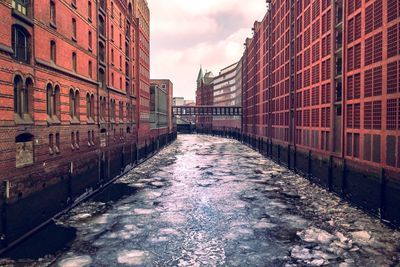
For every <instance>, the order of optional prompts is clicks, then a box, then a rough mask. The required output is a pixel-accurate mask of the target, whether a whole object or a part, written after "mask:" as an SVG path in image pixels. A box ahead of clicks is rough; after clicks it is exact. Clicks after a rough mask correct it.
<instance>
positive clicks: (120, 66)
mask: <svg viewBox="0 0 400 267" xmlns="http://www.w3.org/2000/svg"><path fill="white" fill-rule="evenodd" d="M119 69H120V70H122V56H121V55H119Z"/></svg>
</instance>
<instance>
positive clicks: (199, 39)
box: [149, 0, 266, 99]
mask: <svg viewBox="0 0 400 267" xmlns="http://www.w3.org/2000/svg"><path fill="white" fill-rule="evenodd" d="M149 5H150V12H151V23H150V25H151V55H150V57H151V77H152V78H169V79H171V80H172V82H173V83H174V96H183V97H185V98H186V99H194V98H195V91H196V83H195V82H196V78H197V73H198V70H199V67H200V65H203V68H204V69H208V70H212V71H213V72H214V74H217V72H218V71H219V70H220V69H221V68H223V67H225V66H228V65H230V64H232V63H234V62H235V61H237V60H239V59H240V57H241V55H242V53H243V43H244V40H245V38H246V37H247V36H250V35H251V28H252V26H253V23H254V21H255V20H260V19H262V17H263V16H264V14H265V11H266V5H265V1H263V0H247V1H246V2H244V1H242V0H218V1H216V0H202V1H188V0H170V1H165V0H149Z"/></svg>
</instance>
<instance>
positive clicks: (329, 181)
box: [328, 155, 333, 191]
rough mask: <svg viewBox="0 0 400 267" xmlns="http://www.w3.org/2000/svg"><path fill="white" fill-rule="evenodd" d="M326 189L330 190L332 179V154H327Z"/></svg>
mask: <svg viewBox="0 0 400 267" xmlns="http://www.w3.org/2000/svg"><path fill="white" fill-rule="evenodd" d="M328 168H329V169H328V189H329V191H332V183H333V182H332V180H333V156H332V155H330V156H329V167H328Z"/></svg>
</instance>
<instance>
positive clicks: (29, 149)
mask: <svg viewBox="0 0 400 267" xmlns="http://www.w3.org/2000/svg"><path fill="white" fill-rule="evenodd" d="M33 139H34V138H33V135H31V134H20V135H18V136H17V137H16V138H15V146H16V157H15V158H16V164H15V165H16V167H17V168H22V167H25V166H28V165H31V164H33V162H34V160H33V147H34V146H33Z"/></svg>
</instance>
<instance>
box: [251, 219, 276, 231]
mask: <svg viewBox="0 0 400 267" xmlns="http://www.w3.org/2000/svg"><path fill="white" fill-rule="evenodd" d="M274 227H276V224H273V223H270V222H268V221H267V220H266V219H262V220H260V221H259V222H258V223H256V224H255V225H254V228H255V229H270V228H274Z"/></svg>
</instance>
